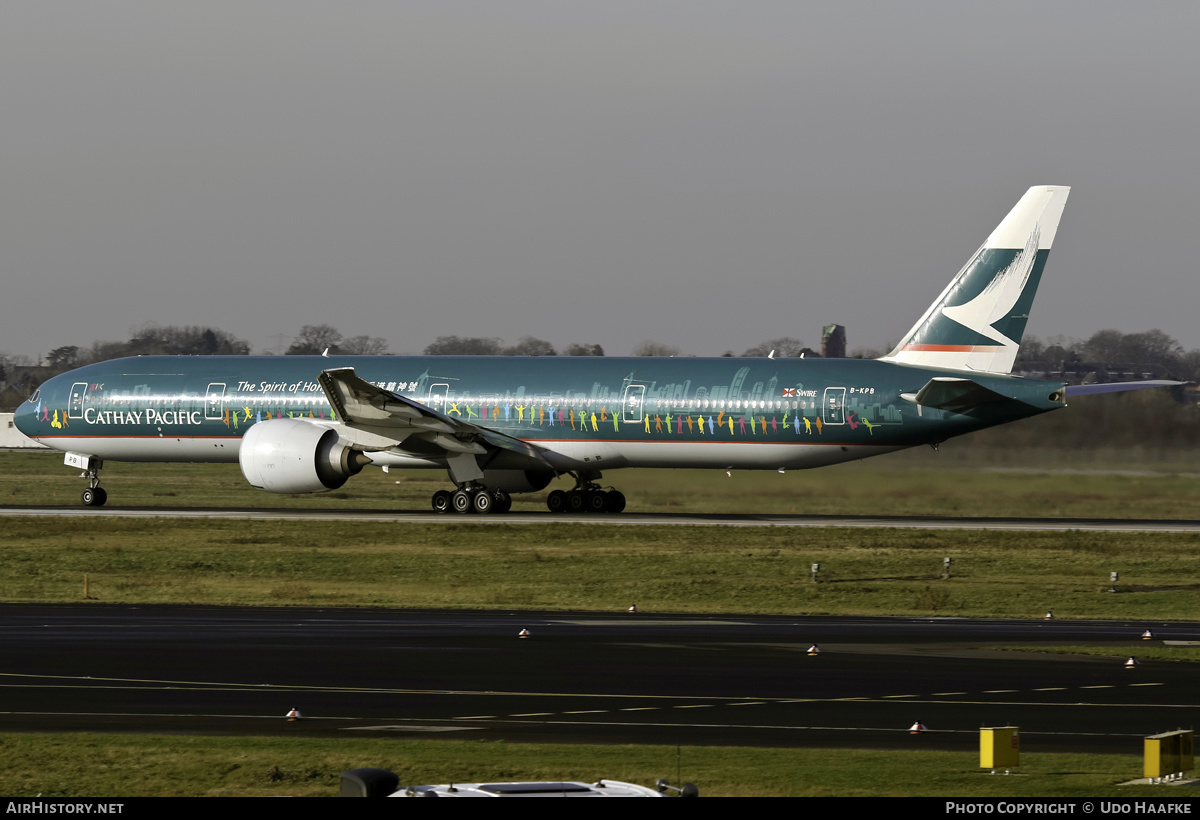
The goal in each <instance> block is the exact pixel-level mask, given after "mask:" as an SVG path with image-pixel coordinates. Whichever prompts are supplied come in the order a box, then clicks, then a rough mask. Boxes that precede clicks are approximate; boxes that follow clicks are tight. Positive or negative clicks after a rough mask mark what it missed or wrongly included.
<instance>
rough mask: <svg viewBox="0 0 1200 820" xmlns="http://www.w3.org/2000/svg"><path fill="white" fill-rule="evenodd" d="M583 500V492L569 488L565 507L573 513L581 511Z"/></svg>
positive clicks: (583, 505) (582, 509)
mask: <svg viewBox="0 0 1200 820" xmlns="http://www.w3.org/2000/svg"><path fill="white" fill-rule="evenodd" d="M585 501H586V499H585V497H584V494H583V492H581V491H580V490H571V491H570V492H568V493H567V509H568V510H570V511H571V512H573V513H577V512H583V511H584V509H585Z"/></svg>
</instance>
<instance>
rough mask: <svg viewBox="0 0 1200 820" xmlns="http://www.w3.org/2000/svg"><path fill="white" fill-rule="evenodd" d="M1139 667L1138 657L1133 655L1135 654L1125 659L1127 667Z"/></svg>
mask: <svg viewBox="0 0 1200 820" xmlns="http://www.w3.org/2000/svg"><path fill="white" fill-rule="evenodd" d="M1137 667H1138V660H1137V658H1135V657H1133V655H1130V656H1129V660H1127V661H1125V668H1126V669H1137Z"/></svg>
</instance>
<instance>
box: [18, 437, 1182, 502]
mask: <svg viewBox="0 0 1200 820" xmlns="http://www.w3.org/2000/svg"><path fill="white" fill-rule="evenodd" d="M954 444H956V442H951V443H949V444H947V445H946V446H945V447H943V451H942V452H939V453H934V452H933V451H931V450H929V449H928V448H922V449H918V450H912V451H906V452H902V453H895V454H893V455H889V456H884V457H882V458H877V459H870V460H867V461H861V462H853V463H850V464H842V465H837V466H834V467H826V468H823V469H819V470H801V471H796V472H790V473H787V474H785V475H780V474H779V473H776V472H773V471H766V472H751V471H735V472H734V473H733V475H732V476H727V475H726V474H725V472H724V471H723V470H703V471H702V470H616V471H611V472H609V473H606V474H605V476H604V479H603V482H602V483H608V482H611V483H612V484H613V485H615V486H617V487H618V488H619V489H620V490H621V491H622V492H624V493H625V495H626V496H627V497H628V500H629V507H628V509H629V510H630V511H633V512H657V511H661V512H695V513H735V514H736V513H743V514H744V513H764V514H767V513H787V514H814V515H815V514H821V515H947V516H963V515H968V516H1029V517H1065V518H1174V519H1200V457H1197V458H1192V457H1189V454H1187V453H1181V452H1174V453H1161V452H1159V453H1145V452H1142V453H1140V458H1136V459H1135V458H1133V455H1134V453H1131V452H1123V453H1111V454H1109V455H1110V456H1111V457H1110V458H1105V457H1102V454H1100V453H1098V452H1095V451H1091V452H1089V453H1087V454H1086V456H1087V457H1086V458H1084V457H1083V456H1080V455H1078V454H1076V455H1075V457H1074V458H1072V459H1071V460H1066V459H1065V458H1064V457H1060V456H1065V454H1056V453H1054V452H1053V451H1046V450H1021V451H1008V450H1003V449H988V450H979V449H973V448H970V447H958V448H957V449H952V445H954ZM102 478H103V484H104V487H105V488H106V489H107V490H108V493H109V504H111V505H113V506H139V507H144V506H221V507H285V508H286V507H296V508H313V509H329V508H339V507H340V508H366V509H384V510H421V511H427V510H429V498H430V496H431V495H432V494H433V492H434V491H435V490H438V489H444V488H446V487H448V486H451V485H450V484H449V482H448V481H447V480H446V477H445V474H444V472H441V471H434V470H405V471H397V470H393V471H392V472H390V473H384V472H383V471H382V470H378V469H375V468H371V467H368V468H367V469H365V470H364V471H363V472H362V473H361V474H360V475H357V476H355V477H354V478H352V479H351V480H350V481H349V482H347V483H346V485H345V486H344V487H342V488H341V489H339V490H337V491H334V492H330V493H321V494H314V495H301V496H286V495H273V494H271V493H265V492H262V491H260V490H255V489H253V488H251V487H250V486H249V485H248V484H247V483H246V481H245V479H244V478H243V477H242V474H241V471H240V470H239V469H238V466H237V465H236V464H122V463H115V462H114V463H110V464H106V465H105V467H104V470H103V472H102ZM84 486H85V482H84V481H82V480H81V479H80V478H78V472H77V471H75V470H71V469H69V468H67V467H66V466H64V465H63V463H62V457H61V455H59V454H52V453H45V452H40V453H0V503H2V504H13V505H33V504H61V505H76V504H78V503H79V494H80V492H81V491H82V490H83V488H84ZM554 486H556V485H555V484H552V485H551V487H550V488H547V489H553V488H554ZM557 486H560V487H563V488H569V487H570V482H569V479H561V480H560V481H559V482H557ZM544 498H545V492H542V493H532V494H528V495H519V496H515V497H514V502H515V503H514V509H516V510H544V509H545V506H544Z"/></svg>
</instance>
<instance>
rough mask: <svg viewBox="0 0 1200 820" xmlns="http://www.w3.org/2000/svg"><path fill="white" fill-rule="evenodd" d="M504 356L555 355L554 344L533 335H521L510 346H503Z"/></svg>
mask: <svg viewBox="0 0 1200 820" xmlns="http://www.w3.org/2000/svg"><path fill="white" fill-rule="evenodd" d="M504 355H505V356H557V355H558V353H557V352H556V351H555V350H554V345H552V344H550V343H549V342H547V341H546V340H545V339H538V338H536V337H533V336H522V337H521V341H519V342H517V343H516V344H515V345H513V346H512V347H506V348H504Z"/></svg>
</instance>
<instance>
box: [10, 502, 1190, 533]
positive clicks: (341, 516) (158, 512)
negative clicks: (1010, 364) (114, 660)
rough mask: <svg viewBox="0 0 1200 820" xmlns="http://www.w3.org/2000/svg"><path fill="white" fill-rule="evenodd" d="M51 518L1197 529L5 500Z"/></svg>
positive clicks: (1165, 523) (1129, 522) (1134, 523)
mask: <svg viewBox="0 0 1200 820" xmlns="http://www.w3.org/2000/svg"><path fill="white" fill-rule="evenodd" d="M4 516H32V517H43V516H44V517H51V518H81V517H82V518H93V517H98V518H214V519H240V520H258V521H370V522H384V523H387V522H392V523H396V522H404V523H430V524H445V525H447V526H454V525H455V524H476V525H477V524H503V525H512V524H602V525H605V526H634V527H636V526H691V527H699V526H713V527H853V528H873V527H887V528H900V529H930V530H936V529H954V530H1008V531H1012V530H1018V531H1020V530H1025V531H1034V530H1038V531H1066V530H1079V531H1085V532H1180V533H1195V532H1200V521H1196V520H1190V519H1181V520H1175V519H1134V518H1128V519H1118V518H1109V519H1105V518H983V517H954V516H876V515H855V516H838V515H782V514H775V515H762V514H743V515H728V514H708V515H703V514H700V515H698V514H693V513H628V512H626V513H620V514H618V515H607V514H601V515H590V514H576V515H563V514H553V513H549V512H513V513H507V514H505V515H453V514H449V515H438V514H436V513H433V512H426V511H419V510H366V509H364V510H299V509H287V508H249V507H247V508H219V507H82V506H81V507H65V506H61V507H60V506H24V507H22V506H11V505H9V506H0V517H4Z"/></svg>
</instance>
